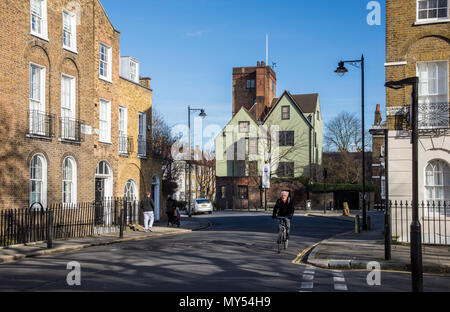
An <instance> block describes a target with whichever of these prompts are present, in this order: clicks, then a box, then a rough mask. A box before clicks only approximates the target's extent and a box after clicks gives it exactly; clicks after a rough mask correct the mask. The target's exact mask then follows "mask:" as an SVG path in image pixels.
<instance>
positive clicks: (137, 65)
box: [130, 59, 139, 83]
mask: <svg viewBox="0 0 450 312" xmlns="http://www.w3.org/2000/svg"><path fill="white" fill-rule="evenodd" d="M133 65H134V68H135V72H134V73H133V70H132V69H133ZM133 76H134V77H133ZM130 80H131V81H134V82H136V83H139V63H138V62H136V61H133V60H132V59H130Z"/></svg>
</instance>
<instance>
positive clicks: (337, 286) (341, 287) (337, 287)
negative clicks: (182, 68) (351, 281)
mask: <svg viewBox="0 0 450 312" xmlns="http://www.w3.org/2000/svg"><path fill="white" fill-rule="evenodd" d="M334 290H340V291H347V290H348V289H347V285H345V284H334Z"/></svg>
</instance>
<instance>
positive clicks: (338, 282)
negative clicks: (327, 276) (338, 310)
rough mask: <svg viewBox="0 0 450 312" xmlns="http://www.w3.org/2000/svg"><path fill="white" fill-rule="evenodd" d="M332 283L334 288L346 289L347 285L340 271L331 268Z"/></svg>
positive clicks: (337, 289) (338, 289)
mask: <svg viewBox="0 0 450 312" xmlns="http://www.w3.org/2000/svg"><path fill="white" fill-rule="evenodd" d="M333 283H334V290H336V291H348V288H347V285H346V283H345V277H344V274H343V273H342V271H340V270H333Z"/></svg>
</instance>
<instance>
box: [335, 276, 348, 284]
mask: <svg viewBox="0 0 450 312" xmlns="http://www.w3.org/2000/svg"><path fill="white" fill-rule="evenodd" d="M333 280H334V283H345V278H343V277H336V276H335V277H333Z"/></svg>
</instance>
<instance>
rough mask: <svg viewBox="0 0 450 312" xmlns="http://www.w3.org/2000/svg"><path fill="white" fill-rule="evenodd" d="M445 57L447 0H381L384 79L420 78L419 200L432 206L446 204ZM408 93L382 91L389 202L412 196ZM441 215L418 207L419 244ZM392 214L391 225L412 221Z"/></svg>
mask: <svg viewBox="0 0 450 312" xmlns="http://www.w3.org/2000/svg"><path fill="white" fill-rule="evenodd" d="M449 59H450V2H449V1H448V0H439V1H436V0H388V1H386V64H385V67H386V81H393V80H400V79H404V78H409V77H419V153H418V154H419V157H418V167H419V185H418V189H419V201H425V203H426V202H435V203H436V205H437V203H438V202H440V203H441V205H442V204H443V202H444V201H447V202H450V144H449V142H450V131H449V81H450V79H449ZM411 92H412V88H411V87H407V88H404V89H398V90H394V89H389V88H388V89H387V90H386V116H387V129H388V130H389V131H388V138H389V141H388V145H389V146H388V151H387V152H388V159H389V168H388V171H389V175H388V187H389V199H390V200H393V201H400V200H402V201H403V202H404V201H406V200H407V201H409V202H410V201H411V199H412V197H413V194H412V145H411V132H410V125H409V123H410V117H409V113H410V109H409V108H410V105H411V98H412V97H411ZM441 214H445V212H444V211H443V210H442V211H439V210H438V209H436V210H434V209H433V207H432V206H430V207H429V208H428V209H420V212H419V217H420V220H421V223H422V226H423V229H424V231H425V232H424V235H423V239H424V243H426V242H429V241H430V240H431V238H430V237H432V234H431V233H427V232H426V229H429V226H430V224H431V223H432V222H434V221H436V220H438V221H439V220H440V219H439V218H441V217H439V216H440V215H441ZM447 214H448V212H447ZM391 215H392V218H393V221H392V222H393V226H394V228H396V227H398V226H400V225H402V226H403V227H405V228H407V227H408V224H410V223H411V219H407V218H403V219H402V218H400V217H398V216H397V214H396V211H392V213H391ZM398 215H400V213H398ZM407 215H409V216H411V212H409V213H407ZM409 218H410V217H409ZM441 225H442V228H444V225H445V224H444V223H442V224H441V223H440V226H441ZM440 234H441V235H443V234H444V233H442V232H441V233H440ZM407 239H408V237H407V236H405V237H399V240H400V241H406V240H407Z"/></svg>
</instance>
